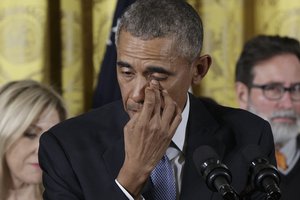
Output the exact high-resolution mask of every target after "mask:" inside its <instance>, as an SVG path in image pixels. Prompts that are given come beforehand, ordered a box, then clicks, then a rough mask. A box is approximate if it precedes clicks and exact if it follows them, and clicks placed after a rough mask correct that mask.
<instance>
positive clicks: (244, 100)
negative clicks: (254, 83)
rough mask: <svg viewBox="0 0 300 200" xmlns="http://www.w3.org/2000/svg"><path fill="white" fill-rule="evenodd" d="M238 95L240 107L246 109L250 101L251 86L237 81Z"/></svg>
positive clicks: (236, 89)
mask: <svg viewBox="0 0 300 200" xmlns="http://www.w3.org/2000/svg"><path fill="white" fill-rule="evenodd" d="M235 91H236V97H237V100H238V103H239V106H240V108H242V109H244V110H246V109H247V108H248V101H249V88H248V87H247V86H246V85H245V84H244V83H242V82H239V81H238V82H236V83H235Z"/></svg>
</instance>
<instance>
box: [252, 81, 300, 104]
mask: <svg viewBox="0 0 300 200" xmlns="http://www.w3.org/2000/svg"><path fill="white" fill-rule="evenodd" d="M251 87H252V88H259V89H262V90H263V95H264V96H265V97H266V98H267V99H269V100H274V101H275V100H279V99H281V98H282V97H283V95H284V93H285V92H289V93H290V95H291V99H292V100H293V101H300V83H296V84H293V85H292V86H291V87H284V86H283V85H281V84H277V83H271V84H265V85H256V84H252V85H251Z"/></svg>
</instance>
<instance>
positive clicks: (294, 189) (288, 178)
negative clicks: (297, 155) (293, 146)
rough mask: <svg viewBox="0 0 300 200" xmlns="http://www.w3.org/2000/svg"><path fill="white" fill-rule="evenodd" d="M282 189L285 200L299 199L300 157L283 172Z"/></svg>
mask: <svg viewBox="0 0 300 200" xmlns="http://www.w3.org/2000/svg"><path fill="white" fill-rule="evenodd" d="M297 139H298V141H297V148H300V136H298V138H297ZM280 175H281V184H280V189H281V192H282V199H283V200H285V199H287V200H299V198H300V188H299V184H300V159H298V161H297V163H296V164H295V166H294V167H293V169H292V170H291V171H290V172H289V173H288V174H287V175H284V174H281V173H280Z"/></svg>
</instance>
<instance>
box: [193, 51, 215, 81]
mask: <svg viewBox="0 0 300 200" xmlns="http://www.w3.org/2000/svg"><path fill="white" fill-rule="evenodd" d="M211 62H212V60H211V57H210V55H203V56H200V57H198V58H197V59H196V60H194V62H193V63H192V67H193V75H192V76H193V78H192V84H194V85H197V84H199V83H200V81H201V80H202V79H203V77H204V76H205V75H206V73H207V72H208V70H209V67H210V65H211Z"/></svg>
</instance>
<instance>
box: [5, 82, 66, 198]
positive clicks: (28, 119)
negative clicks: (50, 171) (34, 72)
mask: <svg viewBox="0 0 300 200" xmlns="http://www.w3.org/2000/svg"><path fill="white" fill-rule="evenodd" d="M0 119H1V120H0V156H1V166H0V178H1V179H0V199H1V200H41V199H42V190H43V187H42V170H41V169H40V167H39V162H38V146H39V138H40V136H41V134H42V133H43V132H44V131H46V130H48V129H49V128H50V127H52V126H53V125H55V124H57V123H58V122H60V121H62V120H64V119H66V109H65V106H64V103H63V101H62V99H61V97H60V96H59V95H58V94H57V93H56V92H55V91H54V90H53V89H52V88H50V87H47V86H45V85H42V84H40V83H38V82H36V81H32V80H21V81H13V82H9V83H7V84H5V85H3V86H2V87H1V88H0Z"/></svg>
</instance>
